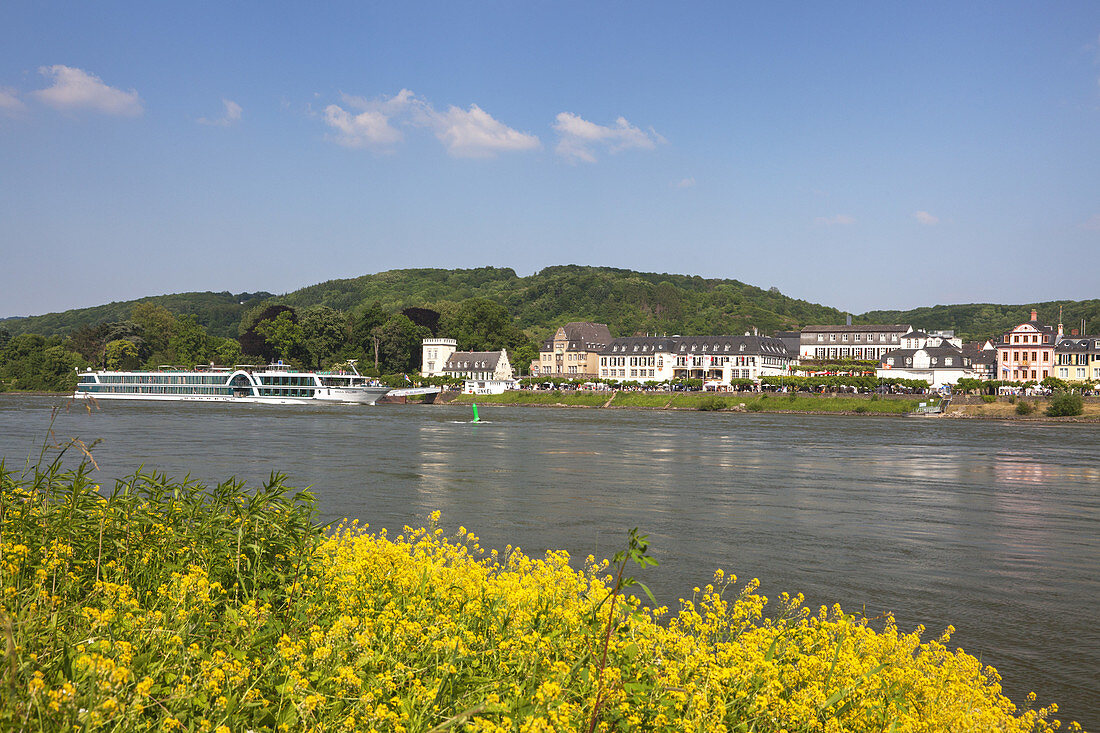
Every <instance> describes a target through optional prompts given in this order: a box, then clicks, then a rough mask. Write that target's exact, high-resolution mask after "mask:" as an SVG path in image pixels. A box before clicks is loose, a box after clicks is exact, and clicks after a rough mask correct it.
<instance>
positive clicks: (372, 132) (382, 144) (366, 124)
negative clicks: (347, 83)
mask: <svg viewBox="0 0 1100 733" xmlns="http://www.w3.org/2000/svg"><path fill="white" fill-rule="evenodd" d="M341 98H342V99H343V101H344V104H346V105H347V106H348V107H351V108H353V109H354V110H358V114H353V113H352V112H349V111H347V110H346V109H344V108H343V107H341V106H340V105H338V104H330V105H329V106H327V107H325V124H327V125H328V126H329V127H331V128H333V129H334V130H336V133H337V134H336V136H335V138H334V139H335V140H336V142H338V143H339V144H341V145H344V146H346V147H349V148H374V149H375V150H383V151H385V150H389V149H391V148H392V147H393V145H394V144H395V143H398V142H401V140H402V139H403V137H404V136H403V135H402V134H401V131H400V130H398V129H397V128H396V127H394V126H393V125H391V124H390V120H391V119H393V118H395V117H401V116H404V115H405V114H406V113H407V112H408V111H409V110H410V109H412V108H413V107H414V106H417V105H419V104H421V102H420V100H418V99H416V95H414V94H413V93H412V92H410V91H409V90H408V89H402V90H401V91H400V92H398V93H397V95H396V96H393V97H379V98H378V99H366V98H364V97H355V96H351V95H349V94H343V95H341Z"/></svg>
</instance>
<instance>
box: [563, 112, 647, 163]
mask: <svg viewBox="0 0 1100 733" xmlns="http://www.w3.org/2000/svg"><path fill="white" fill-rule="evenodd" d="M553 128H554V130H555V131H557V133H558V136H559V139H558V145H557V148H556V151H557V153H558V155H560V156H562V157H563V158H566V159H567V160H570V161H573V162H576V161H578V160H581V161H584V162H586V163H595V162H596V154H595V152H594V151H593V149H594V148H596V147H604V148H607V149H608V150H609V151H610V152H612V153H618V152H620V151H622V150H628V149H630V148H641V149H643V150H652V149H653V148H655V147H656V146H657V143H659V142H662V143H663V142H664V141H665V139H664V138H663V137H661V136H660V135H658V134H657V133H656V131H654V130H653V129H652V128H650V130H649V132H645V131H644V130H640V129H638V128H637V127H635V126H634V125H632V124H630V123H629V122H627V121H626V118H625V117H620V118H618V119H617V120H615V124H614V126H605V125H597V124H596V123H595V122H589V121H588V120H586V119H584V118H583V117H581V116H580V115H575V114H573V113H572V112H560V113H558V116H557V117H556V118H555V119H554V124H553Z"/></svg>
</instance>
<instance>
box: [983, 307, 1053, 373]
mask: <svg viewBox="0 0 1100 733" xmlns="http://www.w3.org/2000/svg"><path fill="white" fill-rule="evenodd" d="M1061 337H1062V326H1061V324H1059V326H1058V328H1057V329H1055V328H1054V327H1053V326H1048V325H1046V324H1044V323H1042V322H1040V321H1039V314H1038V313H1037V312H1036V311H1035V310H1032V311H1031V320H1029V321H1027V322H1026V323H1021V324H1020V325H1018V326H1016V328H1014V329H1012V330H1011V331H1009V332H1008V333H1006V334H1004V336H1002V337H1001V340H1000V341H999V342H998V343H997V378H998V379H1000V380H1003V381H1007V382H1028V381H1036V382H1041V381H1043V380H1044V379H1046V378H1047V377H1049V376H1052V375H1053V373H1054V371H1053V370H1054V347H1055V345H1057V343H1058V340H1059V339H1060V338H1061Z"/></svg>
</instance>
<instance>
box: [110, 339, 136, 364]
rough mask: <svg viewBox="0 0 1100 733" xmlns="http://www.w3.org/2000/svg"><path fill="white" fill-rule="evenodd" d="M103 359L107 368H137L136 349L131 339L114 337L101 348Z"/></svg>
mask: <svg viewBox="0 0 1100 733" xmlns="http://www.w3.org/2000/svg"><path fill="white" fill-rule="evenodd" d="M103 361H104V363H105V364H106V365H107V368H108V369H113V370H117V371H130V370H132V369H137V367H138V364H139V363H140V362H139V360H138V350H137V347H136V346H134V342H133V341H127V340H126V339H116V340H114V341H111V342H110V343H108V344H107V345H106V346H104V348H103Z"/></svg>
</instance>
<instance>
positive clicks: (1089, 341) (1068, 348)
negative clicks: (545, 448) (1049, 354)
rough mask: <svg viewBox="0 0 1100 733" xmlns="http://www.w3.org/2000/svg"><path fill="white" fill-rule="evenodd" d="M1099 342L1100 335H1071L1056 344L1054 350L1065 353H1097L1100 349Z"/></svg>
mask: <svg viewBox="0 0 1100 733" xmlns="http://www.w3.org/2000/svg"><path fill="white" fill-rule="evenodd" d="M1097 344H1100V336H1070V337H1069V338H1064V339H1062V340H1061V341H1059V342H1058V343H1057V344H1055V346H1054V350H1055V351H1060V352H1063V353H1085V352H1090V351H1091V352H1094V353H1095V352H1098V351H1100V348H1098V347H1097Z"/></svg>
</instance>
